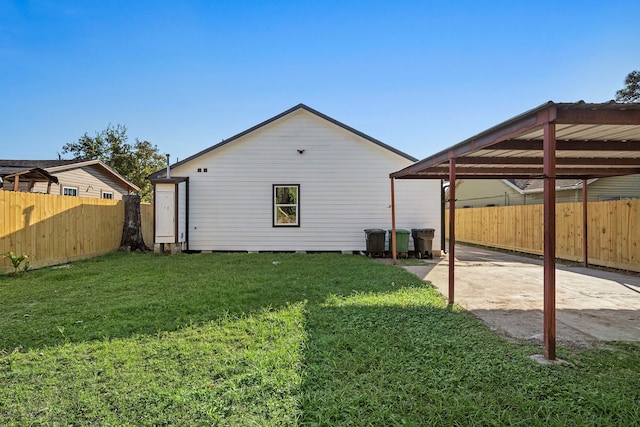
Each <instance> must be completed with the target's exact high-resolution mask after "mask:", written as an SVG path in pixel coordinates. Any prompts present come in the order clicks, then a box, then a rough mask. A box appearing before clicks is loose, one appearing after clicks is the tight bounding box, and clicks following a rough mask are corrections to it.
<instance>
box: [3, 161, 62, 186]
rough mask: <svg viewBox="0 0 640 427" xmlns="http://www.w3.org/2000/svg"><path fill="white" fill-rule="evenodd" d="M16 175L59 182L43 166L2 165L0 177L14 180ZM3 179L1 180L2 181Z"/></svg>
mask: <svg viewBox="0 0 640 427" xmlns="http://www.w3.org/2000/svg"><path fill="white" fill-rule="evenodd" d="M16 177H18V178H19V179H26V180H29V181H38V182H55V183H56V184H57V183H58V178H56V177H55V176H53V175H51V174H50V173H49V172H47V171H46V170H44V169H41V168H25V167H24V166H2V165H0V178H2V180H5V181H9V182H13V181H14V180H15V178H16ZM2 180H0V182H2Z"/></svg>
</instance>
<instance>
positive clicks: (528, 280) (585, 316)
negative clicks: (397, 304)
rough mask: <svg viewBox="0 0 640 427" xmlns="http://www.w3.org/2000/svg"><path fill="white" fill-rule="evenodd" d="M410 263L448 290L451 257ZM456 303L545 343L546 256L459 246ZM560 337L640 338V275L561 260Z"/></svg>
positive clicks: (576, 340)
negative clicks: (421, 263) (543, 340)
mask: <svg viewBox="0 0 640 427" xmlns="http://www.w3.org/2000/svg"><path fill="white" fill-rule="evenodd" d="M434 261H435V262H433V263H431V264H426V265H424V266H415V267H414V266H411V267H405V268H406V269H407V270H409V271H411V272H413V273H415V274H417V275H418V276H420V277H421V278H423V279H424V280H427V281H429V282H431V283H432V284H433V285H434V286H436V287H437V288H438V289H439V290H440V292H441V293H442V294H443V295H445V296H446V295H448V287H449V282H448V258H447V255H445V257H443V258H440V259H439V260H434ZM455 269H456V270H455V274H456V276H455V277H456V283H455V302H456V303H457V304H459V305H461V306H462V307H464V308H465V309H467V310H469V311H471V312H472V313H473V314H474V315H475V316H477V317H478V318H480V319H481V320H482V321H484V322H485V323H486V324H487V325H488V326H489V327H490V328H491V329H492V330H495V331H497V332H500V333H503V334H506V335H507V336H511V337H515V338H520V339H526V340H532V341H536V342H542V324H543V267H542V261H541V260H536V259H530V258H526V257H520V256H514V255H510V254H505V253H501V252H495V251H490V250H486V249H480V248H475V247H469V246H464V245H456V261H455ZM556 307H557V311H556V340H557V343H558V344H565V345H580V346H583V345H590V344H594V343H597V342H598V341H631V342H640V277H636V276H627V275H623V274H618V273H609V272H604V271H599V270H593V269H585V268H582V267H567V266H562V265H557V271H556Z"/></svg>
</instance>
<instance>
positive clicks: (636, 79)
mask: <svg viewBox="0 0 640 427" xmlns="http://www.w3.org/2000/svg"><path fill="white" fill-rule="evenodd" d="M624 84H625V85H626V86H625V88H624V89H620V90H619V91H617V92H616V101H618V102H640V71H632V72H630V73H629V75H628V76H627V78H626V79H625V80H624Z"/></svg>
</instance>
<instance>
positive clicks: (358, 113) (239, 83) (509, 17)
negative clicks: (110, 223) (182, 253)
mask: <svg viewBox="0 0 640 427" xmlns="http://www.w3.org/2000/svg"><path fill="white" fill-rule="evenodd" d="M638 16H640V2H639V1H637V0H608V1H602V0H599V1H590V0H587V1H568V0H567V1H560V0H558V1H547V0H538V1H513V0H511V1H478V0H475V1H428V0H423V1H401V0H399V1H377V0H367V1H350V0H341V1H333V0H327V1H304V0H300V1H250V0H247V1H240V0H236V1H225V0H220V1H187V0H185V1H161V0H154V1H137V0H129V1H109V0H103V1H89V0H86V1H66V0H40V1H7V0H0V158H5V159H6V158H9V159H12V158H13V159H48V158H57V153H59V152H60V151H61V148H62V146H63V145H64V144H66V143H68V142H74V141H76V140H77V139H78V138H79V137H80V136H82V135H83V134H84V133H85V132H88V133H89V134H94V133H95V132H96V131H99V130H102V129H104V128H105V127H106V126H107V125H108V124H109V123H113V124H116V123H121V124H124V125H126V126H127V127H128V129H129V130H128V135H129V137H130V138H131V140H133V139H134V138H139V139H142V140H144V139H146V140H148V141H151V142H152V143H153V144H156V145H157V146H158V148H159V149H160V151H161V152H163V153H167V152H168V153H171V156H172V162H173V161H175V159H176V158H185V157H187V156H189V155H192V154H195V153H196V152H198V151H200V150H202V149H205V148H207V147H209V146H211V145H213V144H216V143H218V142H220V140H222V139H226V138H229V137H230V136H233V135H235V134H237V133H239V132H242V131H244V130H246V129H247V128H249V127H251V126H253V125H255V124H257V123H259V122H261V121H263V120H266V119H268V118H270V117H272V116H274V115H276V114H279V113H281V112H282V111H285V110H287V109H288V108H290V107H292V106H294V105H296V104H298V103H304V104H307V105H308V106H310V107H312V108H314V109H316V110H319V111H321V112H322V113H324V114H327V115H329V116H331V117H333V118H334V119H336V120H339V121H341V122H343V123H345V124H347V125H349V126H352V127H354V128H356V129H358V130H360V131H361V132H364V133H366V134H368V135H370V136H372V137H374V138H377V139H379V140H381V141H383V142H385V143H387V144H389V145H392V146H394V147H396V148H398V149H400V150H402V151H405V152H406V153H408V154H411V155H413V156H415V157H418V158H423V157H426V156H428V155H431V154H434V153H436V152H438V151H440V150H442V149H444V148H446V147H449V146H451V145H453V144H455V143H458V142H460V141H462V140H464V139H466V138H468V137H470V136H472V135H474V134H476V133H478V132H481V131H483V130H485V129H486V128H488V127H491V126H493V125H495V124H497V123H499V122H502V121H504V120H506V119H508V118H510V117H513V116H515V115H518V114H520V113H522V112H524V111H526V110H528V109H531V108H533V107H536V106H538V105H540V104H542V103H544V102H546V101H548V100H553V101H557V102H574V101H578V100H585V101H587V102H605V101H608V100H610V99H612V98H614V97H615V92H616V90H618V89H621V88H622V87H623V86H624V78H625V77H626V75H627V74H628V73H629V72H631V71H633V70H640V24H638Z"/></svg>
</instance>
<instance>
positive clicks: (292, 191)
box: [276, 187, 298, 205]
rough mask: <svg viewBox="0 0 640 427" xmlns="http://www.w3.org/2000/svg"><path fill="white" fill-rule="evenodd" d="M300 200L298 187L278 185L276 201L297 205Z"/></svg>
mask: <svg viewBox="0 0 640 427" xmlns="http://www.w3.org/2000/svg"><path fill="white" fill-rule="evenodd" d="M297 200H298V188H297V187H276V203H277V204H279V205H280V204H283V205H295V204H296V203H298V202H297Z"/></svg>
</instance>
